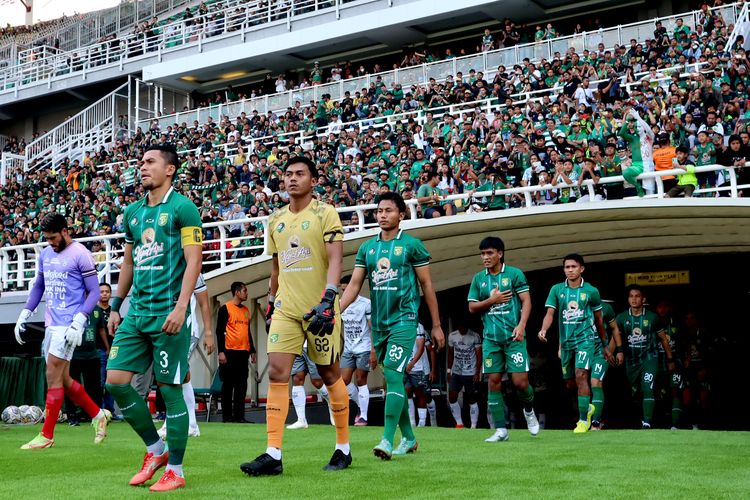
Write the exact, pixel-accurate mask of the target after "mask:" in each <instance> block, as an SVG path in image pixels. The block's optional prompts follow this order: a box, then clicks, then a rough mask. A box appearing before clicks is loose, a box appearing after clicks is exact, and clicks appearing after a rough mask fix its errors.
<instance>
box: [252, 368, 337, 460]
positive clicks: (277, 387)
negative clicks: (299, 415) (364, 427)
mask: <svg viewBox="0 0 750 500" xmlns="http://www.w3.org/2000/svg"><path fill="white" fill-rule="evenodd" d="M339 382H341V380H339ZM342 385H343V383H342ZM344 395H346V388H344ZM347 397H348V396H347ZM332 400H333V399H332ZM287 413H289V383H288V382H284V383H283V384H278V383H273V382H272V383H271V384H270V385H269V387H268V401H267V402H266V432H267V433H268V446H269V447H271V448H278V449H281V443H282V442H283V441H284V424H285V423H286V416H287ZM346 414H347V419H348V418H349V411H348V408H347V412H346ZM337 422H338V421H337ZM336 429H337V431H338V424H336ZM348 434H349V433H348V430H347V437H348Z"/></svg>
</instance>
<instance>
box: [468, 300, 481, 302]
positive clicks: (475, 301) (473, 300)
mask: <svg viewBox="0 0 750 500" xmlns="http://www.w3.org/2000/svg"><path fill="white" fill-rule="evenodd" d="M467 300H468V301H469V302H479V300H477V299H467Z"/></svg>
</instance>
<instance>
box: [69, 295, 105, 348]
mask: <svg viewBox="0 0 750 500" xmlns="http://www.w3.org/2000/svg"><path fill="white" fill-rule="evenodd" d="M106 327H107V318H106V317H105V314H104V311H103V310H102V308H101V307H99V305H96V306H94V310H93V311H91V314H90V315H89V320H88V322H86V327H85V328H84V330H83V339H82V340H81V345H79V346H78V347H76V349H75V351H73V359H99V350H98V349H97V348H96V337H97V336H98V335H99V329H100V328H106Z"/></svg>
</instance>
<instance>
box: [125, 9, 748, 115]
mask: <svg viewBox="0 0 750 500" xmlns="http://www.w3.org/2000/svg"><path fill="white" fill-rule="evenodd" d="M743 5H744V4H740V3H735V4H731V5H728V6H724V7H716V8H715V9H713V12H715V13H720V14H721V15H722V17H723V18H724V20H725V21H726V22H727V24H732V23H734V21H735V20H736V19H737V16H738V12H739V9H740V8H741V7H742V6H743ZM701 15H702V13H701V11H699V10H698V11H693V12H687V13H684V14H676V15H672V16H667V17H661V18H654V19H650V20H648V21H641V22H637V23H632V24H627V25H622V26H616V27H612V28H608V29H601V30H598V31H595V32H590V33H582V34H579V35H569V36H565V37H560V38H555V39H553V40H545V41H542V42H533V43H527V44H521V45H516V46H514V47H509V48H503V49H497V50H491V51H486V52H481V53H477V54H472V55H468V56H462V57H455V58H452V59H447V60H443V61H436V62H432V63H424V64H421V65H418V66H410V67H406V68H399V69H395V70H392V71H384V72H381V73H373V74H368V75H365V76H360V77H356V78H349V79H346V80H339V81H338V82H334V83H326V84H322V85H313V86H311V87H306V88H303V89H294V90H287V91H284V92H277V93H274V94H268V95H264V96H260V97H254V98H250V99H242V100H238V101H234V102H230V103H226V104H219V105H215V106H208V107H203V108H197V109H193V110H189V111H181V112H173V113H170V114H164V113H163V112H164V110H161V112H162V113H161V116H159V117H158V119H159V123H160V124H164V123H167V124H169V125H171V124H173V123H182V122H188V123H189V122H192V121H193V120H198V121H201V120H202V119H206V118H208V117H209V116H214V115H216V114H217V113H218V115H220V116H221V115H229V116H238V115H239V114H240V113H242V112H245V113H250V112H251V111H258V112H259V113H267V112H268V111H272V112H279V111H283V110H287V109H288V108H294V107H295V106H296V103H297V102H299V103H300V104H301V105H303V106H304V105H305V103H310V102H314V101H317V100H319V99H320V98H321V96H322V95H323V94H330V96H331V100H333V101H336V100H341V99H343V98H344V96H345V93H346V92H349V93H350V94H354V93H355V92H359V91H361V90H363V89H365V90H366V89H369V88H370V84H371V83H376V84H378V85H379V84H380V83H383V84H384V85H386V87H390V85H391V84H400V85H402V87H403V86H406V85H414V84H421V83H425V82H428V81H429V80H430V79H431V78H434V79H435V80H436V81H438V82H440V81H444V80H445V79H446V77H447V76H449V75H452V76H455V75H456V74H457V73H458V72H459V71H460V72H462V73H463V74H464V75H468V73H469V71H470V70H472V69H473V70H475V71H477V72H479V71H481V72H483V73H484V75H485V77H486V78H491V77H492V76H494V74H495V73H496V71H497V68H498V67H499V66H506V67H507V66H513V65H515V64H519V63H521V62H522V61H523V59H524V58H526V57H528V58H529V59H531V60H532V61H539V60H541V59H550V58H552V57H555V54H560V55H564V54H565V53H566V52H569V51H570V50H575V51H576V52H577V53H581V52H582V51H583V50H598V47H599V44H600V43H602V44H604V47H605V48H606V49H607V50H611V49H613V48H614V46H615V45H624V44H626V43H629V41H630V40H631V39H636V40H638V41H640V42H642V41H643V40H645V39H647V38H650V37H652V36H653V30H654V23H655V22H656V21H657V20H660V21H661V22H662V25H663V26H664V27H666V28H667V30H668V31H669V32H670V33H671V32H672V30H673V29H674V26H675V23H676V20H677V19H683V21H684V22H685V25H686V26H689V27H690V29H691V30H694V28H695V25H696V24H697V23H698V22H699V19H700V16H701ZM727 18H729V19H731V23H730V21H728V20H727ZM143 123H144V121H141V122H140V123H139V124H138V125H139V126H143Z"/></svg>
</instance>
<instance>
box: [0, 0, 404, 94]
mask: <svg viewBox="0 0 750 500" xmlns="http://www.w3.org/2000/svg"><path fill="white" fill-rule="evenodd" d="M233 1H235V2H239V0H233ZM370 2H383V3H384V7H386V6H387V5H388V3H390V2H388V3H386V2H385V0H287V1H285V2H262V1H259V0H255V1H252V2H242V3H236V4H235V3H233V4H232V5H233V6H232V7H228V8H225V9H224V10H221V11H217V12H214V13H209V14H206V15H204V16H196V17H194V18H192V19H191V20H189V22H188V21H185V20H180V21H176V22H173V23H169V24H166V25H164V26H160V27H158V29H156V30H154V31H157V32H158V33H155V34H153V35H151V36H148V35H147V34H146V33H136V34H130V35H124V36H121V37H118V38H115V39H113V40H108V41H104V42H97V43H94V44H91V45H88V46H86V47H81V48H79V49H76V50H69V51H66V52H61V53H58V54H54V55H51V56H49V57H46V58H43V59H40V60H37V61H34V62H33V63H24V64H16V65H13V66H9V67H7V68H3V69H0V94H2V93H8V92H17V91H18V89H19V88H21V87H26V86H30V85H36V84H38V83H40V82H46V83H47V84H48V85H49V84H50V83H51V81H52V80H58V79H62V78H67V77H68V76H69V75H72V74H80V75H81V76H82V78H84V79H85V78H86V77H87V74H88V73H90V72H91V71H95V70H98V69H103V68H112V67H119V69H120V70H122V69H123V65H124V64H125V63H127V62H130V61H133V60H141V61H142V62H145V60H146V59H151V58H156V59H157V60H158V61H161V58H162V55H163V54H164V53H167V52H171V51H175V50H180V49H182V48H184V47H188V46H189V47H196V48H197V51H198V52H202V51H203V44H204V43H206V42H207V41H208V40H213V39H220V38H229V37H238V38H239V39H240V40H241V41H242V42H244V41H245V35H246V34H247V33H248V32H249V31H253V30H256V29H258V28H259V27H265V26H268V25H270V24H274V23H275V24H286V25H287V28H288V29H289V30H291V26H292V23H293V22H294V21H295V20H296V19H298V18H306V17H308V16H310V15H317V14H319V13H321V12H322V13H330V12H336V18H337V19H338V18H339V17H340V15H339V11H340V9H341V8H344V6H348V4H350V3H351V4H352V5H360V4H363V3H370ZM238 11H239V12H238Z"/></svg>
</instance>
